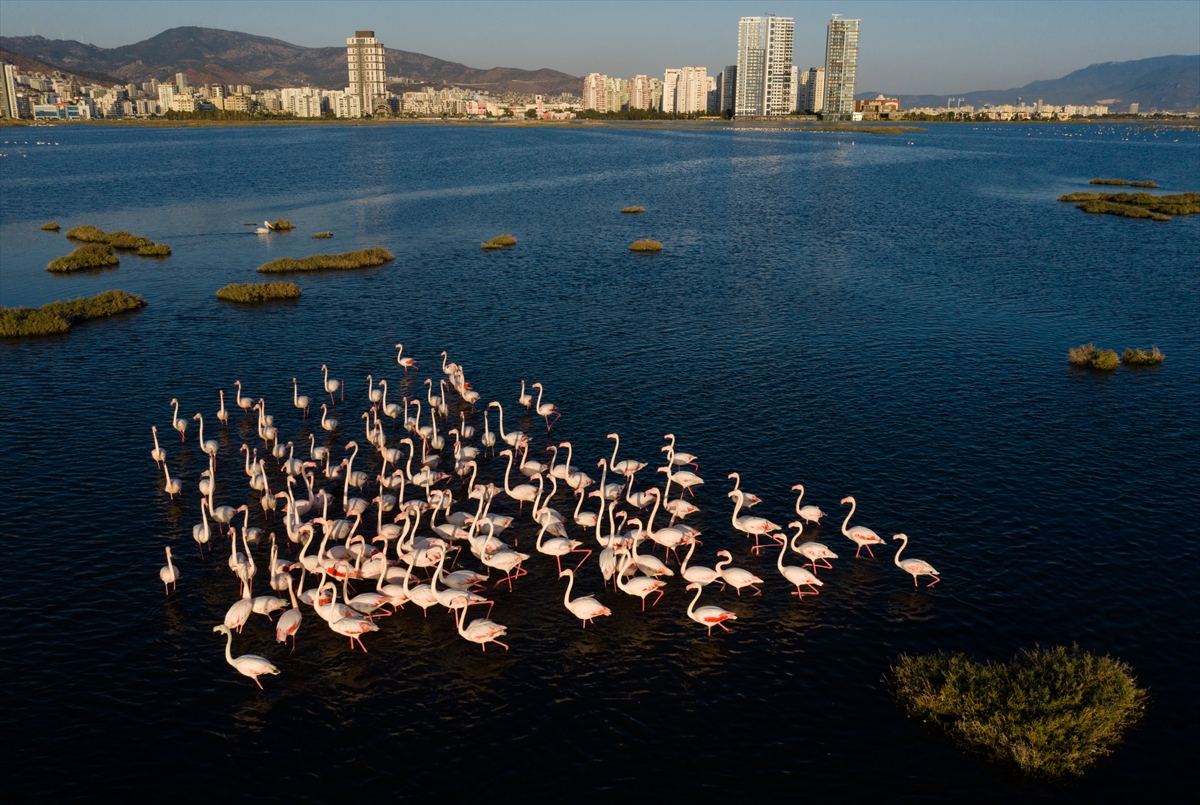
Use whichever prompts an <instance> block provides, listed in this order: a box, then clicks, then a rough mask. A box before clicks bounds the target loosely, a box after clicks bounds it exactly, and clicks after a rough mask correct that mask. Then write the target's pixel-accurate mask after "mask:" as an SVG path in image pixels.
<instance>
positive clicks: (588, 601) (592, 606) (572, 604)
mask: <svg viewBox="0 0 1200 805" xmlns="http://www.w3.org/2000/svg"><path fill="white" fill-rule="evenodd" d="M563 576H566V577H567V579H568V581H567V591H566V592H565V593H563V606H565V607H566V608H567V609H569V610H571V614H572V615H574V616H575V617H577V618H579V620H581V621H583V628H584V629H586V628H587V625H588V621H590V620H593V619H595V618H599V617H601V616H604V615H611V614H612V610H611V609H609V608H608V607H606V606H604V604H601V603H600V602H599V601H597V600H596V599H595V598H593V597H592V596H590V595H581V596H580V597H578V598H576V599H575V600H574V601H572V600H571V588H572V587H573V586H574V585H575V571H574V570H571V569H569V568H568V569H567V570H562V571H559V574H558V577H559V578H560V579H561V578H562V577H563Z"/></svg>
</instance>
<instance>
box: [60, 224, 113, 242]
mask: <svg viewBox="0 0 1200 805" xmlns="http://www.w3.org/2000/svg"><path fill="white" fill-rule="evenodd" d="M67 237H68V238H69V239H70V240H77V241H79V242H80V243H108V235H106V234H104V230H103V229H100V228H99V227H96V226H92V225H91V224H85V225H83V226H77V227H75V228H73V229H68V230H67Z"/></svg>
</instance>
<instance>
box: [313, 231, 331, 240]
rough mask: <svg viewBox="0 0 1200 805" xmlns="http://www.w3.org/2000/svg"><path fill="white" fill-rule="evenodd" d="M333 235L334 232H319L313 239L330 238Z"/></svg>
mask: <svg viewBox="0 0 1200 805" xmlns="http://www.w3.org/2000/svg"><path fill="white" fill-rule="evenodd" d="M331 237H333V233H332V232H318V233H317V234H315V235H313V240H328V239H329V238H331Z"/></svg>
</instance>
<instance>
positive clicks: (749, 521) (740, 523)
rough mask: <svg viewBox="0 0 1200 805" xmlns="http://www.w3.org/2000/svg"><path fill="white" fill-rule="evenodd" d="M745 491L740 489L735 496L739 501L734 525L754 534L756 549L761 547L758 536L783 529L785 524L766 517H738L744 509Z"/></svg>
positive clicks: (738, 528)
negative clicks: (775, 522) (773, 521)
mask: <svg viewBox="0 0 1200 805" xmlns="http://www.w3.org/2000/svg"><path fill="white" fill-rule="evenodd" d="M745 494H746V493H745V492H741V491H738V492H737V496H736V497H735V498H734V499H735V500H736V501H737V503H736V504H735V505H734V507H733V518H732V521H733V527H734V528H736V529H737V530H738V531H741V532H742V533H744V534H753V535H754V549H755V550H756V551H757V550H758V549H759V544H758V537H759V535H761V534H766V533H767V532H770V531H781V530H782V529H783V526H778V525H775V524H774V523H772V522H771V521H770V520H768V519H767V518H765V517H750V516H749V515H747V516H746V517H738V512H740V511H741V510H742V502H743V500H744V498H745Z"/></svg>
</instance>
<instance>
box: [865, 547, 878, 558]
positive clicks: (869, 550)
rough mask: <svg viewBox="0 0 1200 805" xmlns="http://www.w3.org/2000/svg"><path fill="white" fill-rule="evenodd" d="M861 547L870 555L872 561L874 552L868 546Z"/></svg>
mask: <svg viewBox="0 0 1200 805" xmlns="http://www.w3.org/2000/svg"><path fill="white" fill-rule="evenodd" d="M863 547H864V548H866V549H867V553H869V554H871V558H872V559H874V558H875V552H874V551H872V550H871V546H870V545H864V546H863Z"/></svg>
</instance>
